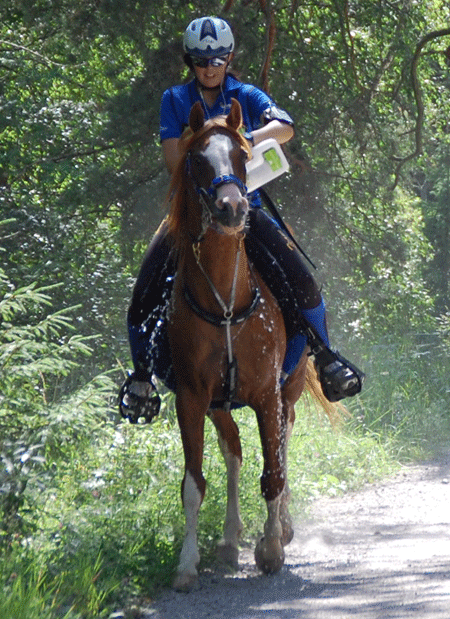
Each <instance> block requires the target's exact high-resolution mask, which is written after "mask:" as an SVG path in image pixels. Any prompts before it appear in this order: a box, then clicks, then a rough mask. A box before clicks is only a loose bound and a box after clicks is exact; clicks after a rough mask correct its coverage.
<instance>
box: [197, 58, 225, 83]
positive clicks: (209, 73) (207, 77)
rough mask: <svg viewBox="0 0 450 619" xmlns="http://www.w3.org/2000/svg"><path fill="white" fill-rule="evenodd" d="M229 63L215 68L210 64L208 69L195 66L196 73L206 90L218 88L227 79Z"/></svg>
mask: <svg viewBox="0 0 450 619" xmlns="http://www.w3.org/2000/svg"><path fill="white" fill-rule="evenodd" d="M228 62H229V61H227V62H225V63H224V64H222V65H220V66H219V67H215V66H213V65H212V64H208V65H207V66H206V67H198V66H195V65H194V73H195V76H196V78H197V79H198V81H199V82H200V84H201V85H202V86H205V87H206V88H218V87H219V86H220V84H221V83H222V82H223V80H224V78H225V73H226V71H227V67H228Z"/></svg>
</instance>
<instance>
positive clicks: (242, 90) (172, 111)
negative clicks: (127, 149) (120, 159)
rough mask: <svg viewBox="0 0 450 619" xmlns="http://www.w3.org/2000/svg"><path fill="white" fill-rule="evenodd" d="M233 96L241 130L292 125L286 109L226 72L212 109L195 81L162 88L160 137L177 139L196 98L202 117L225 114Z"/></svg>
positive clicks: (254, 202) (255, 199)
mask: <svg viewBox="0 0 450 619" xmlns="http://www.w3.org/2000/svg"><path fill="white" fill-rule="evenodd" d="M232 98H234V99H237V100H238V101H239V103H240V104H241V108H242V121H243V125H244V129H245V131H253V130H254V129H258V128H259V127H261V126H262V125H264V124H265V123H267V122H270V121H271V120H280V121H281V122H285V123H288V124H290V125H293V124H294V121H293V120H292V118H291V117H290V116H289V114H288V113H287V112H285V111H284V110H282V109H280V108H279V107H277V105H276V104H275V102H274V101H273V99H271V98H270V97H269V95H268V94H267V93H265V92H264V91H263V90H260V89H259V88H257V87H256V86H253V85H252V84H244V83H243V82H240V81H239V80H237V79H236V78H235V77H233V76H232V75H229V74H228V75H226V76H225V80H224V82H223V84H222V92H221V93H220V94H219V96H218V97H217V99H216V101H215V103H214V105H213V107H212V108H210V107H208V106H207V105H206V103H205V101H203V99H202V97H201V95H200V93H199V90H198V88H197V80H196V79H193V80H192V81H191V82H189V83H187V84H182V85H181V86H173V87H172V88H168V89H167V90H165V91H164V93H163V96H162V101H161V115H160V138H161V141H163V140H167V139H168V138H180V137H181V135H182V134H183V132H184V130H185V129H186V127H188V126H189V114H190V111H191V108H192V106H193V105H194V103H195V102H196V101H200V102H201V104H202V107H203V111H204V112H205V118H206V119H208V118H214V116H219V115H224V114H228V112H229V111H230V109H231V99H232ZM249 198H250V204H251V206H253V207H259V206H261V198H260V195H259V192H258V191H253V192H252V193H251V194H250V195H249Z"/></svg>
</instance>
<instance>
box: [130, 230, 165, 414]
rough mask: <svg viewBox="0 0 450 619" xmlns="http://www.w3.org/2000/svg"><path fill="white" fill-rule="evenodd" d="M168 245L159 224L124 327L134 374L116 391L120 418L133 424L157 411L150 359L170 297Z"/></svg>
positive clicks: (154, 349)
mask: <svg viewBox="0 0 450 619" xmlns="http://www.w3.org/2000/svg"><path fill="white" fill-rule="evenodd" d="M171 249H172V245H171V242H170V239H168V237H167V227H166V225H165V223H163V224H162V225H161V226H160V228H159V230H158V231H157V232H156V234H155V236H154V237H153V239H152V242H151V243H150V245H149V247H148V249H147V253H146V254H145V257H144V260H143V262H142V266H141V269H140V271H139V275H138V277H137V279H136V283H135V286H134V290H133V295H132V299H131V304H130V307H129V309H128V315H127V324H128V335H129V340H130V348H131V357H132V360H133V365H134V371H133V372H132V373H131V374H130V375H129V376H128V378H127V379H126V381H125V383H124V384H123V385H122V388H121V390H120V392H119V409H120V413H121V415H122V416H123V417H125V418H127V419H129V420H130V421H131V422H132V423H137V422H138V420H139V418H140V417H143V418H144V420H145V421H146V422H150V421H151V420H152V419H153V417H155V416H156V415H157V414H158V412H159V408H160V403H161V401H160V398H159V396H158V394H157V392H156V388H155V385H154V384H153V382H152V371H153V366H154V357H155V355H157V354H158V351H157V350H156V346H152V335H153V333H154V332H155V329H156V327H157V323H158V321H159V320H160V319H161V315H162V313H163V311H164V308H165V306H166V303H167V300H168V298H169V296H170V290H171V283H170V282H171V279H170V276H173V275H174V273H175V262H174V260H173V258H172V255H171Z"/></svg>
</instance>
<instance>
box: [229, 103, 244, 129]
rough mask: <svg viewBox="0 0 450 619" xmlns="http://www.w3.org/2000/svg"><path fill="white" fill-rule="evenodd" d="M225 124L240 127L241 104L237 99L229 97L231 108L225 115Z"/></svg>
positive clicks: (234, 127)
mask: <svg viewBox="0 0 450 619" xmlns="http://www.w3.org/2000/svg"><path fill="white" fill-rule="evenodd" d="M227 125H229V126H230V127H233V129H236V131H237V130H238V129H240V127H241V126H242V109H241V104H240V103H239V101H238V100H237V99H234V98H232V99H231V110H230V113H229V114H228V116H227Z"/></svg>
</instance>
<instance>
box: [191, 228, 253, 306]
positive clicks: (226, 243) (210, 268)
mask: <svg viewBox="0 0 450 619" xmlns="http://www.w3.org/2000/svg"><path fill="white" fill-rule="evenodd" d="M237 261H238V262H237ZM199 263H200V264H199ZM184 271H185V278H186V280H187V284H188V286H189V288H191V289H192V291H195V292H196V296H197V299H198V300H200V299H202V300H203V302H204V303H206V304H207V306H208V307H207V309H209V310H210V311H213V312H214V311H215V312H217V309H218V307H217V306H218V304H217V300H216V299H215V296H214V293H213V291H212V288H211V285H210V282H211V283H212V284H213V286H214V288H215V290H216V291H217V292H218V293H219V295H220V296H221V298H222V299H223V300H224V302H225V303H226V304H228V303H229V302H230V300H231V295H232V290H233V287H234V285H235V303H234V309H235V310H236V311H238V310H240V309H243V308H245V307H247V306H248V305H249V303H250V302H251V299H252V294H253V291H252V282H251V279H250V268H249V264H248V259H247V254H246V253H245V247H244V242H243V239H240V240H239V239H237V238H234V237H232V238H230V237H226V236H224V235H219V234H216V233H214V232H211V231H208V233H207V234H206V235H205V237H204V239H203V240H202V241H201V242H200V243H199V244H198V245H197V246H196V248H195V249H194V246H193V248H192V251H189V252H188V253H187V255H186V261H185V267H184ZM205 273H206V276H207V277H206V276H205ZM235 279H236V283H235ZM208 280H209V281H208ZM205 309H206V306H205Z"/></svg>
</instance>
